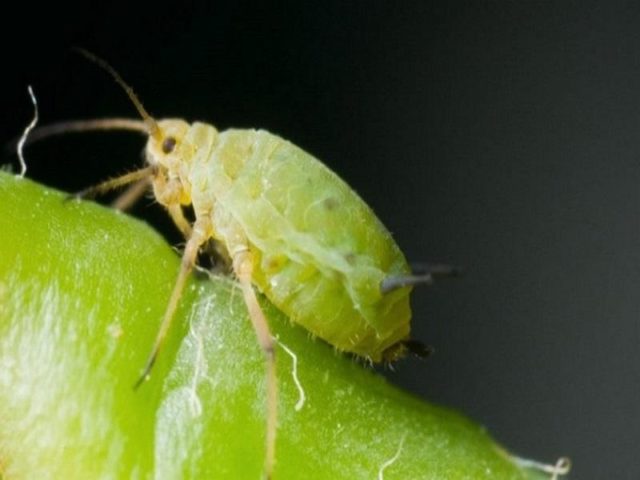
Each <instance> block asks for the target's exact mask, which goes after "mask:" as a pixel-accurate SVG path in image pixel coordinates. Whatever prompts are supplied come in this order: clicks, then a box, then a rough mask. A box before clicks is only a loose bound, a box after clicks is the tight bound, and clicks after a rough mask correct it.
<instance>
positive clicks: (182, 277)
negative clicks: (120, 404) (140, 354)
mask: <svg viewBox="0 0 640 480" xmlns="http://www.w3.org/2000/svg"><path fill="white" fill-rule="evenodd" d="M203 227H204V225H202V224H198V223H197V222H196V224H195V225H194V227H193V233H192V234H191V237H190V238H189V240H188V241H187V246H186V247H185V249H184V253H183V254H182V262H181V264H180V272H179V273H178V278H177V280H176V284H175V285H174V287H173V292H171V298H170V299H169V304H168V305H167V309H166V310H165V312H164V317H163V319H162V323H161V324H160V329H159V330H158V334H157V336H156V341H155V342H154V344H153V348H152V349H151V353H150V354H149V358H148V359H147V363H146V364H145V366H144V370H143V371H142V375H141V376H140V378H139V379H138V381H137V382H136V384H135V385H134V388H138V387H139V386H140V385H141V384H142V382H144V381H145V380H146V379H147V378H148V377H149V374H150V373H151V369H152V368H153V365H154V363H155V362H156V359H157V358H158V353H159V352H160V349H161V348H162V345H163V344H164V340H165V337H166V336H167V332H168V331H169V327H170V326H171V321H172V320H173V317H174V315H175V313H176V309H177V308H178V302H179V301H180V297H181V296H182V292H183V290H184V286H185V284H186V281H187V277H188V276H189V273H190V272H191V270H192V269H193V266H194V264H195V262H196V257H197V256H198V249H199V248H200V245H202V244H203V243H204V242H205V241H206V240H207V238H208V237H209V231H208V229H206V228H203Z"/></svg>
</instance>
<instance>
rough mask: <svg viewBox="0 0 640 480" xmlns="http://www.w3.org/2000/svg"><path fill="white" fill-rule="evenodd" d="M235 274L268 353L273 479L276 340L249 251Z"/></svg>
mask: <svg viewBox="0 0 640 480" xmlns="http://www.w3.org/2000/svg"><path fill="white" fill-rule="evenodd" d="M233 271H234V272H235V274H236V276H237V277H238V281H239V282H240V287H241V289H242V294H243V296H244V301H245V303H246V304H247V309H248V310H249V318H250V319H251V323H252V324H253V328H254V330H255V332H256V335H257V337H258V342H259V343H260V347H261V348H262V351H263V352H264V354H265V357H266V358H265V360H266V366H267V427H266V428H267V435H266V456H265V464H264V476H265V478H267V479H270V478H271V475H272V473H273V466H274V463H275V448H276V428H277V425H276V422H277V418H278V415H277V413H278V412H277V408H278V403H277V400H278V391H277V383H276V350H275V341H274V339H273V337H272V336H271V332H270V331H269V324H268V323H267V319H266V318H265V316H264V313H263V312H262V309H261V308H260V304H259V303H258V299H257V298H256V294H255V292H254V291H253V287H252V286H251V278H252V274H253V256H252V254H251V252H249V250H248V249H243V250H240V251H237V252H236V253H234V255H233Z"/></svg>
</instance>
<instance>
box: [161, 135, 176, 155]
mask: <svg viewBox="0 0 640 480" xmlns="http://www.w3.org/2000/svg"><path fill="white" fill-rule="evenodd" d="M175 146H176V139H175V138H174V137H167V138H165V139H164V141H163V142H162V151H163V152H164V153H171V152H173V149H174V148H175Z"/></svg>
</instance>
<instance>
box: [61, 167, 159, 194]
mask: <svg viewBox="0 0 640 480" xmlns="http://www.w3.org/2000/svg"><path fill="white" fill-rule="evenodd" d="M154 169H155V167H151V166H149V167H145V168H141V169H140V170H136V171H134V172H131V173H127V174H125V175H122V176H120V177H117V178H111V179H109V180H106V181H104V182H102V183H99V184H98V185H95V186H93V187H89V188H87V189H85V190H82V191H81V192H79V193H77V194H76V195H72V197H73V196H75V197H79V198H93V197H95V196H96V195H101V194H103V193H107V192H108V191H110V190H114V189H116V188H120V187H122V186H124V185H127V184H129V183H134V182H137V181H139V180H143V179H145V178H150V177H151V176H152V175H153V172H154Z"/></svg>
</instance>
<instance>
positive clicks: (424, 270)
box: [380, 263, 462, 295]
mask: <svg viewBox="0 0 640 480" xmlns="http://www.w3.org/2000/svg"><path fill="white" fill-rule="evenodd" d="M461 273H462V269H460V268H459V267H455V266H453V265H443V264H430V263H424V264H415V265H414V266H413V273H412V274H411V275H394V276H391V277H387V278H385V279H384V280H383V281H382V283H381V284H380V292H381V293H382V294H383V295H384V294H386V293H389V292H392V291H393V290H397V289H398V288H402V287H408V286H410V285H419V284H424V285H431V284H433V280H434V278H437V277H457V276H459V275H460V274H461Z"/></svg>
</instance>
